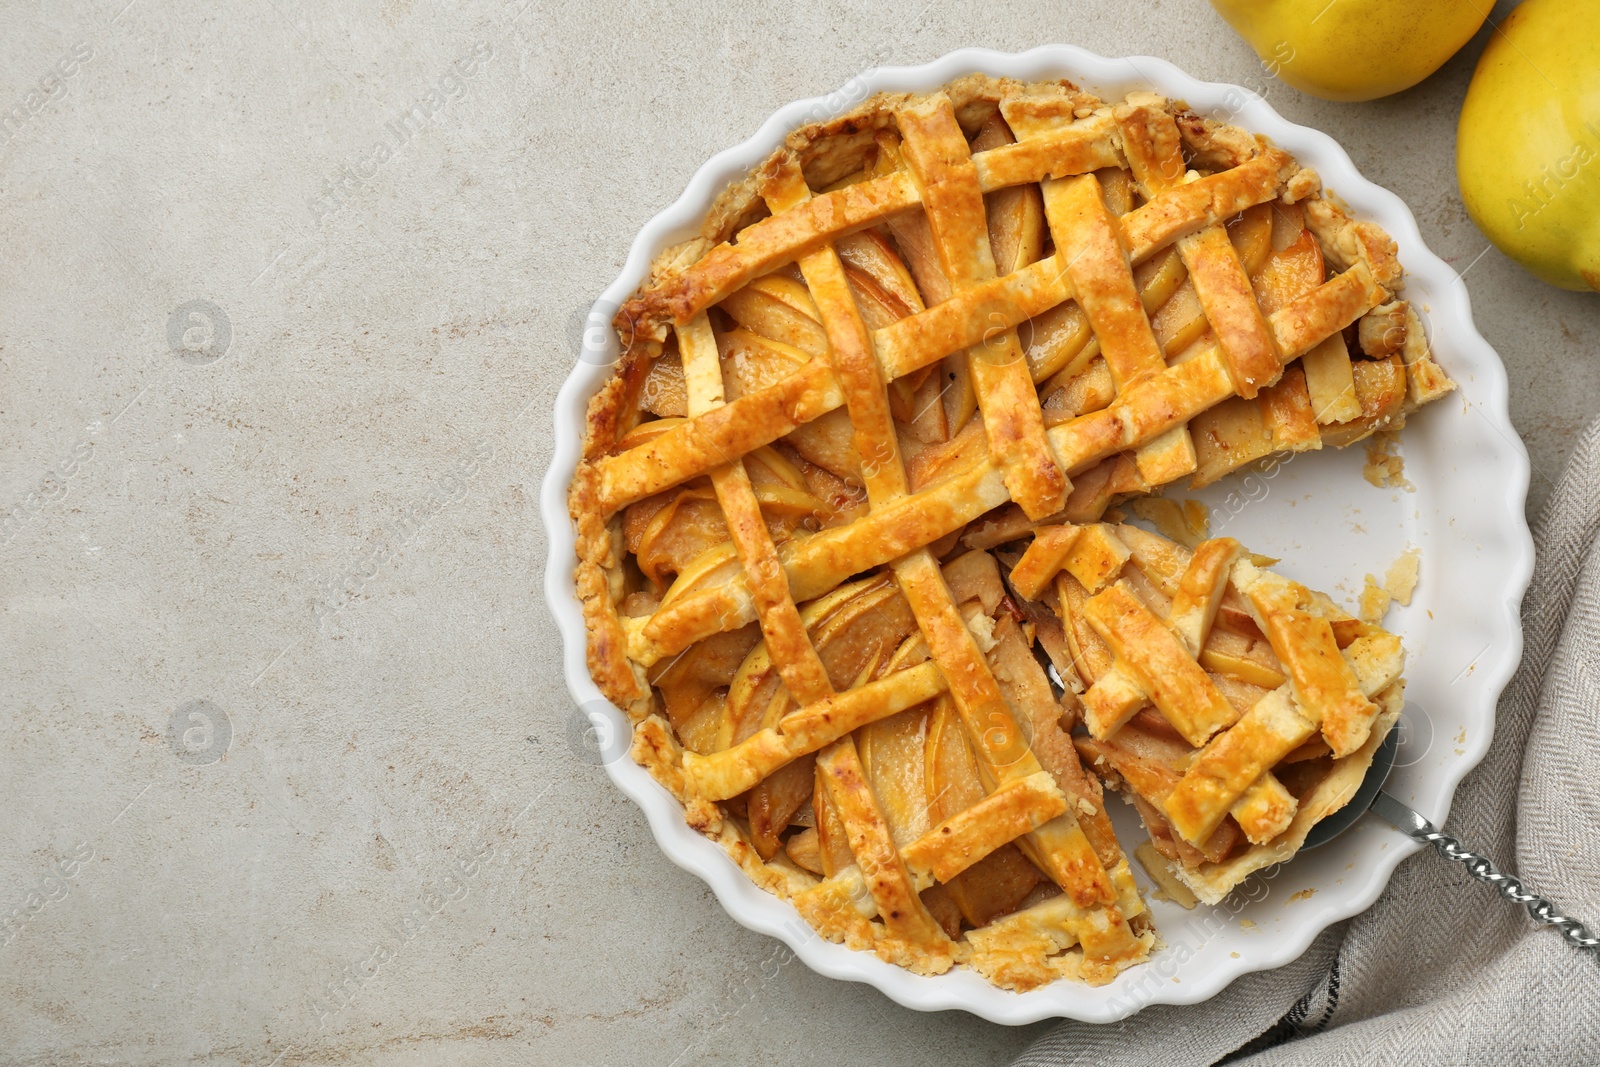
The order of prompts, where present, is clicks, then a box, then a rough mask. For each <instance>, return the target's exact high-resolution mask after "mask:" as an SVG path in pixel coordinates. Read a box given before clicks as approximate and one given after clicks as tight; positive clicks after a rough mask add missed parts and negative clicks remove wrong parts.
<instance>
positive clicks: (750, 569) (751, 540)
mask: <svg viewBox="0 0 1600 1067" xmlns="http://www.w3.org/2000/svg"><path fill="white" fill-rule="evenodd" d="M678 352H679V354H680V355H681V356H682V358H683V371H684V379H685V382H686V384H687V387H688V403H689V414H690V415H699V414H702V413H703V412H706V411H710V410H711V409H713V408H715V407H719V406H720V405H721V404H722V403H723V387H722V359H721V357H720V356H719V355H718V353H717V340H716V338H715V337H714V336H712V333H711V323H710V322H708V321H707V319H706V317H705V315H703V314H702V315H696V316H695V317H694V318H693V319H691V320H690V321H689V323H688V325H686V326H680V327H679V328H678ZM711 484H712V486H713V488H714V489H715V490H716V494H717V502H718V503H719V504H720V505H721V506H722V515H723V519H724V520H725V521H726V522H727V525H728V534H729V537H730V539H731V540H732V541H733V546H734V548H735V550H736V551H737V552H738V554H739V561H740V562H741V563H742V564H743V565H744V573H745V579H746V581H747V582H748V583H749V585H750V591H751V597H752V599H753V600H754V601H755V608H756V617H757V619H758V620H759V621H760V623H761V633H762V635H763V636H764V637H765V638H766V642H767V653H768V654H769V655H770V656H771V657H772V662H773V663H774V664H775V665H776V666H777V668H778V673H779V674H780V675H781V676H782V678H783V684H784V685H786V686H788V688H789V692H790V693H792V694H793V695H794V698H795V699H796V700H798V701H800V702H801V703H802V704H810V703H812V702H814V701H818V700H822V699H824V698H826V697H828V696H831V695H832V694H833V686H832V685H831V684H830V683H829V682H828V672H827V671H826V670H824V669H823V666H822V660H821V659H820V658H819V657H818V656H817V650H816V649H815V648H813V647H812V645H811V639H810V638H809V637H807V636H806V628H805V626H804V624H802V623H801V621H800V612H799V609H797V608H796V607H795V602H794V599H793V598H792V597H791V596H790V593H789V580H788V578H787V577H785V575H784V573H783V565H782V564H781V563H779V562H778V551H777V548H776V547H774V545H773V543H772V534H771V533H770V532H769V531H768V530H767V523H766V520H765V519H763V518H762V516H761V507H760V505H759V504H758V503H757V502H756V494H755V490H754V488H752V487H751V485H750V475H749V474H748V473H747V472H746V471H745V469H744V461H743V460H739V459H736V460H734V461H733V462H732V463H729V464H727V465H726V466H723V467H718V468H716V469H715V470H713V471H712V472H711Z"/></svg>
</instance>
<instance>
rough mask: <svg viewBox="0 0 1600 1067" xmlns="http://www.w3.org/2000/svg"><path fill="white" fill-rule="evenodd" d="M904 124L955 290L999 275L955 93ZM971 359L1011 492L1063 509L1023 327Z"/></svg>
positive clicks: (1004, 333) (1029, 510) (1033, 507)
mask: <svg viewBox="0 0 1600 1067" xmlns="http://www.w3.org/2000/svg"><path fill="white" fill-rule="evenodd" d="M900 129H901V132H902V134H903V135H904V137H905V142H904V146H903V148H904V152H905V158H906V162H907V163H908V164H909V165H910V167H911V170H912V173H913V174H915V175H916V178H917V184H918V185H919V186H920V187H921V189H922V201H923V205H924V207H925V208H926V209H927V212H928V223H929V227H930V228H931V230H932V232H933V239H934V244H935V246H936V247H937V249H938V251H939V258H940V262H941V264H942V266H943V268H944V274H945V278H946V279H947V280H948V281H949V283H950V285H951V289H952V295H954V294H957V293H960V292H962V291H963V290H967V289H971V288H973V287H974V286H977V285H980V284H982V283H984V282H988V281H991V280H993V278H994V276H995V266H994V257H993V255H992V254H991V252H990V247H989V230H988V225H987V222H986V219H985V217H984V208H983V187H982V185H981V184H980V182H979V179H978V171H977V168H976V167H975V166H974V165H973V162H972V157H971V156H970V154H969V153H968V151H967V140H966V136H965V135H964V134H963V133H962V132H961V127H960V126H959V125H958V124H957V123H956V116H955V111H954V109H953V108H952V107H951V105H950V100H949V98H948V97H944V96H934V97H930V98H929V99H928V100H927V101H926V102H924V103H923V104H920V105H918V106H916V107H912V108H907V109H906V110H904V111H902V112H900ZM967 366H968V368H969V372H970V373H971V375H972V382H973V387H974V389H975V390H976V393H977V399H978V407H979V410H981V411H982V412H983V425H984V431H985V433H986V434H987V435H988V439H989V455H990V456H991V457H992V458H993V459H994V460H995V462H996V463H997V464H999V466H1000V468H1001V470H1002V471H1004V472H1005V482H1006V488H1007V489H1008V490H1009V491H1010V493H1011V498H1012V499H1013V500H1015V501H1016V502H1017V504H1018V505H1020V506H1021V508H1022V510H1023V511H1024V512H1025V513H1026V514H1027V515H1028V516H1029V517H1030V518H1035V519H1039V518H1043V517H1044V516H1046V515H1052V514H1054V513H1055V512H1057V511H1060V510H1061V507H1062V505H1063V504H1064V503H1065V502H1066V494H1067V491H1068V490H1069V489H1071V488H1072V486H1071V484H1070V483H1069V482H1068V481H1067V478H1066V475H1065V474H1063V473H1062V471H1061V467H1060V466H1059V465H1058V464H1057V462H1056V457H1055V455H1054V454H1053V453H1052V452H1051V450H1050V444H1049V442H1048V441H1047V440H1046V439H1045V433H1044V415H1043V412H1042V411H1041V410H1040V407H1039V396H1038V393H1037V392H1035V390H1034V387H1033V378H1032V376H1031V375H1030V374H1029V373H1028V362H1027V360H1026V359H1025V358H1024V357H1023V354H1022V348H1021V346H1020V345H1018V343H1017V335H1016V331H1015V330H1013V329H1011V328H1009V327H1007V328H1005V329H999V330H996V329H993V328H992V327H991V328H990V329H989V330H987V331H985V333H984V337H983V340H982V341H980V342H979V343H978V344H975V345H972V346H970V347H968V348H967Z"/></svg>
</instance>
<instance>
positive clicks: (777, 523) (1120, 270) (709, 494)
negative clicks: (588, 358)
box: [570, 76, 1453, 990]
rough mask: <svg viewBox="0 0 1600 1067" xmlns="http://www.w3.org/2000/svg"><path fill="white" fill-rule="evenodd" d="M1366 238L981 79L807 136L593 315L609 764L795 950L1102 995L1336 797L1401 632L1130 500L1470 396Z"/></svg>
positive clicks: (1239, 173) (1373, 734)
mask: <svg viewBox="0 0 1600 1067" xmlns="http://www.w3.org/2000/svg"><path fill="white" fill-rule="evenodd" d="M1394 251H1395V248H1394V244H1393V242H1392V241H1391V240H1390V239H1389V238H1388V237H1387V235H1385V234H1384V233H1383V232H1382V231H1381V230H1380V229H1378V228H1377V227H1375V226H1373V225H1372V224H1370V223H1367V222H1362V221H1357V220H1356V219H1354V218H1352V217H1351V216H1350V215H1349V214H1348V213H1347V212H1346V211H1345V210H1343V209H1342V208H1341V207H1340V205H1339V204H1338V203H1336V202H1335V201H1334V200H1333V199H1331V198H1330V197H1328V196H1326V195H1324V194H1323V192H1322V190H1321V183H1320V180H1319V179H1318V177H1317V175H1316V174H1315V172H1313V171H1310V170H1307V169H1305V168H1302V167H1300V166H1298V165H1297V164H1296V163H1295V161H1294V160H1293V159H1292V158H1291V157H1290V156H1288V155H1287V154H1285V153H1284V152H1283V151H1281V150H1279V149H1278V148H1276V147H1274V146H1272V145H1271V144H1269V143H1267V142H1265V141H1264V140H1262V139H1260V138H1257V137H1255V136H1253V135H1251V134H1249V133H1247V132H1245V131H1243V130H1240V129H1238V128H1236V127H1233V126H1228V125H1222V124H1219V123H1217V122H1213V121H1210V120H1208V119H1206V118H1203V117H1201V116H1199V115H1197V114H1195V113H1194V112H1192V111H1190V110H1188V108H1187V107H1186V106H1185V105H1184V104H1182V103H1181V102H1175V101H1170V100H1165V99H1162V98H1160V97H1157V96H1154V95H1152V94H1148V93H1135V94H1132V95H1130V96H1129V97H1128V99H1127V100H1125V101H1124V102H1122V103H1120V104H1116V105H1109V104H1106V103H1104V102H1102V101H1101V100H1099V99H1097V98H1095V97H1094V96H1091V95H1090V94H1088V93H1086V92H1083V91H1082V90H1080V89H1078V88H1077V87H1075V86H1073V85H1071V84H1070V83H1067V82H1056V83H1048V84H1038V85H1023V84H1020V83H1016V82H1010V81H1002V80H995V79H990V78H986V77H982V76H971V77H967V78H964V79H962V80H960V81H957V82H954V83H952V84H950V85H948V86H946V87H945V88H944V90H943V91H940V92H935V93H932V94H928V95H918V96H910V95H898V94H896V95H882V96H878V97H875V98H873V99H871V100H869V101H867V102H866V103H865V104H864V105H862V106H861V107H859V108H858V109H856V110H855V111H853V112H851V113H849V114H847V115H844V116H842V117H840V118H836V119H833V120H830V121H827V122H823V123H819V124H815V125H811V126H807V127H804V128H802V129H799V130H797V131H795V132H794V133H792V134H791V135H790V136H789V137H788V139H787V142H786V143H785V146H784V147H783V148H782V149H781V150H779V151H778V152H776V153H775V154H774V155H773V156H772V157H771V158H770V159H768V160H767V161H766V162H765V163H764V164H763V165H762V166H761V167H760V168H759V169H758V170H756V171H755V172H754V173H752V174H751V175H749V176H748V177H747V178H745V179H744V180H742V181H740V182H739V183H737V184H736V185H734V186H732V187H731V188H729V189H728V190H726V191H725V192H724V194H723V195H722V196H721V197H720V198H719V199H718V201H717V202H716V204H715V206H714V207H713V209H712V210H711V212H710V213H709V215H708V217H707V218H706V220H705V223H704V228H703V230H702V235H701V236H700V237H698V238H696V239H694V240H692V241H689V242H688V243H687V244H684V245H681V246H679V247H677V248H674V249H670V250H668V251H667V252H666V253H665V254H664V255H662V256H661V257H660V258H659V259H658V261H657V262H656V264H655V265H654V267H653V269H652V272H651V276H650V279H649V281H648V282H647V284H646V285H644V286H643V287H642V288H641V289H640V290H639V291H638V292H637V293H636V294H635V295H634V296H633V297H632V299H630V300H629V301H628V303H627V304H626V305H625V306H624V307H623V308H622V309H621V311H620V313H619V314H618V316H617V318H616V323H615V324H616V327H617V330H618V332H619V335H620V339H621V342H622V357H621V360H620V362H619V363H618V365H617V368H616V372H615V374H614V376H613V377H612V379H611V380H610V381H609V382H608V383H607V384H606V385H605V386H604V387H603V388H602V389H601V390H600V392H599V393H598V394H597V395H596V396H595V398H594V399H593V401H592V402H591V404H590V408H589V417H588V431H587V433H588V436H587V440H586V442H585V446H584V456H583V460H582V462H581V463H580V464H579V468H578V471H577V474H576V476H575V478H574V481H573V484H572V489H571V495H570V506H571V511H572V515H573V518H574V519H575V521H576V523H577V527H578V553H579V560H578V567H577V587H578V591H579V595H580V597H581V599H582V601H583V605H584V612H585V617H586V622H587V626H588V631H589V666H590V670H591V672H592V674H593V676H594V678H595V680H596V682H597V683H598V684H599V685H600V687H601V688H602V689H603V691H604V692H605V693H606V695H607V696H608V697H609V698H610V699H611V700H612V701H614V702H615V703H616V704H617V705H618V706H619V707H621V708H623V709H624V710H625V711H626V712H627V714H628V715H629V716H630V718H631V719H632V721H633V723H634V738H633V748H632V752H633V756H634V758H635V759H637V760H639V761H640V762H641V763H643V764H644V765H645V766H646V767H648V768H649V769H650V771H651V772H652V773H653V774H654V775H655V777H656V778H657V779H658V780H659V781H661V782H662V783H663V784H664V785H665V786H666V787H667V788H669V789H670V790H671V791H672V792H673V793H674V794H675V795H676V796H677V797H678V798H679V799H680V800H681V801H682V802H683V804H684V809H685V812H686V814H687V817H688V819H689V821H690V823H691V824H692V825H694V826H695V827H696V828H697V829H699V830H700V831H702V832H703V833H705V834H707V835H709V836H711V837H713V838H715V839H717V840H718V841H720V842H721V844H722V845H723V846H724V847H725V848H726V849H727V851H728V852H729V854H730V855H731V856H732V857H733V858H734V859H735V860H736V861H738V862H739V863H740V865H741V866H742V867H743V869H744V870H745V871H746V872H747V873H748V874H749V876H750V877H751V878H752V879H753V880H755V881H756V882H757V883H758V884H760V885H762V886H763V887H765V888H767V889H768V890H770V891H772V892H774V893H776V894H779V895H780V896H782V897H784V898H786V899H788V900H790V901H792V902H793V903H794V905H795V907H796V908H797V909H798V910H799V912H800V914H801V915H802V916H804V918H805V919H806V921H807V922H809V923H810V924H811V925H812V926H814V927H815V928H816V929H817V930H818V931H820V933H821V934H822V935H824V936H826V937H828V938H831V939H833V940H835V941H843V942H845V943H846V944H849V945H851V946H853V947H857V948H862V949H869V950H871V951H873V952H876V953H877V954H878V955H879V956H881V957H882V958H884V959H885V960H888V961H890V962H893V963H896V964H899V965H900V966H903V967H906V968H908V969H910V970H912V971H915V972H918V973H939V972H942V971H945V970H947V969H949V968H950V967H951V966H953V965H956V964H965V965H969V966H971V967H973V968H975V969H977V970H978V971H980V972H981V973H982V974H984V975H985V976H987V977H988V978H989V979H990V980H991V981H993V982H994V983H996V984H998V985H1000V986H1003V987H1007V988H1011V989H1018V990H1021V989H1029V988H1033V987H1035V986H1038V985H1040V984H1043V983H1045V982H1047V981H1050V980H1052V979H1054V978H1057V977H1063V976H1064V977H1069V978H1073V979H1077V980H1082V981H1086V982H1091V983H1103V982H1106V981H1109V980H1110V979H1111V978H1112V977H1114V976H1115V975H1116V974H1117V973H1118V972H1120V971H1121V970H1122V969H1124V968H1126V967H1128V966H1130V965H1132V964H1135V963H1138V962H1140V961H1141V960H1143V959H1145V958H1146V957H1147V956H1148V955H1149V953H1150V952H1151V950H1152V948H1153V946H1154V945H1155V944H1156V937H1155V932H1154V930H1153V929H1152V927H1151V922H1150V917H1149V913H1148V912H1147V910H1146V908H1145V905H1144V903H1143V901H1142V900H1141V898H1140V894H1139V891H1138V888H1137V886H1136V883H1135V881H1134V879H1133V876H1132V873H1131V869H1130V865H1129V862H1128V860H1127V858H1126V856H1125V854H1124V852H1123V849H1122V847H1121V846H1120V845H1119V843H1118V841H1117V839H1116V837H1115V835H1114V833H1113V831H1112V827H1111V823H1110V820H1109V819H1108V817H1107V815H1106V808H1105V801H1104V795H1103V792H1102V782H1104V783H1105V784H1109V785H1110V786H1112V787H1113V788H1114V789H1117V790H1120V791H1121V792H1122V793H1123V795H1124V796H1125V797H1126V798H1127V799H1129V800H1130V801H1131V802H1132V803H1133V804H1134V805H1135V806H1136V807H1137V809H1138V811H1139V814H1140V815H1141V816H1142V817H1143V820H1144V824H1145V826H1146V828H1147V829H1148V831H1149V833H1150V835H1151V839H1152V842H1153V844H1154V845H1155V848H1156V849H1157V851H1158V852H1159V854H1160V856H1161V857H1162V860H1163V862H1165V863H1166V864H1167V865H1168V866H1169V867H1170V869H1171V873H1172V874H1174V875H1175V876H1176V877H1178V878H1179V879H1181V880H1182V881H1183V882H1185V883H1186V884H1187V885H1188V886H1189V887H1190V888H1191V889H1193V891H1194V892H1195V893H1196V894H1197V895H1198V896H1199V897H1200V898H1202V899H1204V900H1207V901H1216V900H1220V899H1221V898H1222V896H1223V895H1224V894H1226V893H1227V892H1228V890H1229V889H1230V888H1231V887H1232V886H1233V885H1235V884H1236V883H1238V882H1239V881H1240V880H1241V879H1242V878H1244V877H1245V876H1246V875H1247V874H1249V872H1251V871H1253V870H1256V869H1258V868H1260V867H1262V866H1265V865H1267V864H1270V863H1273V862H1277V861H1280V860H1283V859H1286V858H1288V857H1289V856H1292V855H1293V854H1294V853H1295V851H1296V850H1297V849H1298V848H1299V847H1300V845H1301V843H1302V842H1303V840H1304V838H1305V835H1306V832H1307V830H1308V829H1309V828H1310V827H1311V826H1312V825H1313V824H1314V823H1315V822H1316V821H1317V820H1319V819H1321V818H1323V817H1325V816H1326V815H1327V814H1329V813H1330V812H1332V811H1334V810H1336V809H1337V808H1338V807H1340V806H1341V805H1342V804H1344V803H1345V802H1347V801H1348V799H1349V797H1350V796H1351V794H1352V793H1353V791H1354V788H1355V785H1356V784H1358V783H1359V781H1360V779H1361V777H1362V774H1363V773H1364V771H1365V769H1366V767H1367V765H1368V763H1370V760H1371V758H1372V754H1373V752H1374V750H1375V748H1376V746H1377V744H1378V743H1379V742H1380V741H1381V739H1382V737H1383V735H1384V733H1385V732H1386V731H1387V730H1388V728H1389V727H1390V725H1391V724H1392V723H1393V721H1394V719H1395V716H1396V714H1397V713H1398V709H1399V706H1400V702H1401V690H1402V686H1403V682H1402V680H1401V677H1400V674H1401V669H1402V666H1403V663H1404V654H1403V652H1402V650H1401V647H1400V643H1399V641H1398V639H1397V638H1395V637H1394V636H1393V635H1391V634H1388V633H1386V632H1384V631H1383V630H1381V629H1380V628H1379V627H1377V626H1376V625H1374V624H1371V623H1368V622H1362V621H1359V620H1357V619H1354V618H1352V617H1350V616H1349V615H1347V614H1346V613H1344V612H1343V611H1341V610H1340V609H1338V608H1337V607H1336V606H1335V605H1334V604H1333V603H1332V602H1331V601H1330V600H1328V599H1327V598H1326V597H1324V596H1322V595H1320V594H1317V593H1314V592H1312V591H1310V590H1308V589H1306V588H1305V587H1303V586H1301V585H1298V584H1296V583H1295V582H1293V581H1291V580H1289V579H1288V578H1286V577H1282V576H1280V575H1278V574H1276V573H1274V572H1273V571H1271V570H1268V569H1266V567H1267V564H1268V563H1270V562H1271V561H1266V560H1263V559H1261V558H1259V557H1255V556H1252V555H1251V554H1249V553H1248V552H1246V551H1244V549H1242V548H1241V546H1240V545H1238V544H1237V543H1236V542H1234V541H1232V540H1230V539H1228V538H1213V539H1208V540H1193V542H1192V543H1191V544H1188V545H1185V544H1180V543H1178V542H1176V541H1173V540H1169V539H1167V538H1165V537H1162V536H1159V535H1157V534H1154V533H1151V532H1149V531H1147V530H1145V529H1143V528H1140V527H1138V526H1133V525H1128V524H1125V523H1123V522H1121V521H1120V519H1121V516H1120V515H1119V514H1118V513H1117V512H1116V511H1115V510H1114V508H1115V505H1117V504H1118V503H1119V502H1120V501H1122V500H1124V499H1127V498H1130V497H1138V496H1141V495H1147V494H1150V493H1152V492H1154V491H1156V490H1158V489H1159V488H1160V487H1162V486H1165V485H1169V484H1172V483H1174V482H1178V481H1180V480H1188V481H1189V483H1190V484H1198V485H1203V484H1206V483H1209V482H1211V481H1213V480H1215V479H1217V478H1219V477H1222V476H1224V475H1225V474H1227V473H1228V472H1230V471H1233V470H1237V469H1239V468H1241V467H1244V466H1246V465H1249V464H1251V463H1253V462H1255V461H1257V460H1260V459H1262V458H1263V457H1266V456H1268V455H1270V454H1272V453H1276V452H1299V451H1305V450H1309V449H1318V448H1322V447H1324V446H1334V447H1337V446H1343V445H1347V444H1350V443H1352V442H1354V441H1358V440H1360V439H1362V438H1364V437H1366V436H1368V435H1370V434H1372V433H1373V432H1375V431H1377V430H1380V429H1382V430H1393V429H1396V428H1398V427H1399V426H1400V425H1401V424H1402V423H1403V422H1404V419H1405V416H1406V415H1407V413H1409V412H1410V411H1412V410H1414V409H1415V408H1417V407H1418V406H1419V405H1421V404H1424V403H1426V402H1428V401H1430V400H1432V399H1435V398H1436V397H1438V396H1440V395H1442V394H1443V393H1445V392H1447V391H1448V390H1449V389H1451V388H1453V385H1452V383H1451V382H1450V381H1449V379H1448V378H1447V377H1446V376H1445V375H1444V373H1443V371H1441V370H1440V368H1439V366H1438V365H1437V363H1435V362H1434V360H1433V357H1432V355H1431V353H1430V351H1429V348H1428V343H1427V338H1426V336H1425V334H1424V332H1423V330H1422V328H1421V324H1420V323H1419V321H1418V318H1417V316H1416V314H1415V313H1414V312H1413V311H1412V309H1411V308H1410V306H1409V305H1408V304H1407V303H1406V302H1405V301H1404V300H1400V299H1398V298H1397V297H1396V295H1395V291H1396V290H1397V289H1398V288H1399V286H1400V284H1401V277H1402V273H1401V268H1400V265H1399V264H1398V263H1397V262H1396V260H1395V255H1394Z"/></svg>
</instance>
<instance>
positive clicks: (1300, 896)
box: [1289, 887, 1316, 904]
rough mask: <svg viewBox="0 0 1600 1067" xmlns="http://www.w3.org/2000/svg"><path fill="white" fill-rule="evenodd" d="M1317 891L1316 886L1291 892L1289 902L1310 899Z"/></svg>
mask: <svg viewBox="0 0 1600 1067" xmlns="http://www.w3.org/2000/svg"><path fill="white" fill-rule="evenodd" d="M1315 893H1316V890H1315V889H1314V888H1310V887H1307V888H1305V889H1302V890H1300V892H1298V893H1294V894H1291V895H1290V897H1289V902H1290V903H1291V904H1292V903H1294V902H1295V901H1297V900H1310V899H1311V897H1312V896H1313V895H1314V894H1315Z"/></svg>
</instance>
